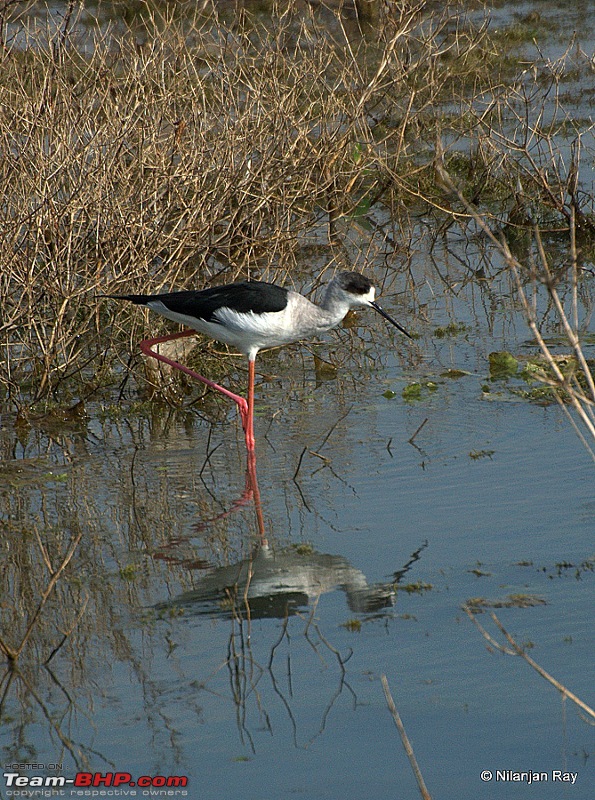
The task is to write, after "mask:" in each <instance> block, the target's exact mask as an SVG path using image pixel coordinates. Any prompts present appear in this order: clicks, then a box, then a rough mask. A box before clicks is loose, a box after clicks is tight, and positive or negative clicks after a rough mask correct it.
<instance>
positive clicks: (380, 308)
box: [370, 303, 413, 339]
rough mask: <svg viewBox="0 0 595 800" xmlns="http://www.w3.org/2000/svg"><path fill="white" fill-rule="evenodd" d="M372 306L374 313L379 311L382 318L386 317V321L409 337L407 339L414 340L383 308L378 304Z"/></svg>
mask: <svg viewBox="0 0 595 800" xmlns="http://www.w3.org/2000/svg"><path fill="white" fill-rule="evenodd" d="M370 305H371V306H372V308H373V309H374V311H377V312H378V313H379V314H380V316H381V317H384V319H386V320H388V321H389V322H390V323H391V325H394V326H395V328H397V330H400V331H401V333H404V334H405V336H407V338H409V339H413V336H412V335H411V334H410V333H407V331H406V330H405V328H403V327H402V326H401V325H399V323H398V322H395V320H394V319H393V318H392V317H391V316H390V314H387V313H386V311H385V310H384V309H383V308H382V307H381V306H379V305H378V303H370Z"/></svg>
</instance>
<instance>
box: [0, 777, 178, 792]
mask: <svg viewBox="0 0 595 800" xmlns="http://www.w3.org/2000/svg"><path fill="white" fill-rule="evenodd" d="M4 780H5V782H6V788H7V789H14V790H16V791H14V792H12V793H11V794H12V795H13V796H17V795H19V794H21V793H20V792H18V789H24V788H28V789H32V788H37V789H66V788H78V789H81V788H82V789H96V788H101V789H105V788H106V787H110V788H115V789H117V788H129V787H132V786H138V787H139V788H141V789H143V788H144V789H183V788H184V787H185V786H187V785H188V778H187V777H186V776H184V775H168V776H165V775H153V776H151V775H141V776H140V778H136V779H134V780H133V778H132V775H131V774H130V772H105V773H102V772H77V774H76V775H75V776H74V778H65V777H64V776H63V775H44V776H42V775H21V774H19V773H18V772H5V773H4ZM28 794H29V793H27V795H28Z"/></svg>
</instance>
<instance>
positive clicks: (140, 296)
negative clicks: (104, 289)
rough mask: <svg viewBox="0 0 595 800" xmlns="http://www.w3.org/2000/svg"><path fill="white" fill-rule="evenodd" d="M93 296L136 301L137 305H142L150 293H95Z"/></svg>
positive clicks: (145, 302) (149, 297)
mask: <svg viewBox="0 0 595 800" xmlns="http://www.w3.org/2000/svg"><path fill="white" fill-rule="evenodd" d="M95 297H97V298H99V297H109V298H110V299H111V300H128V301H129V302H130V303H136V305H137V306H144V305H146V304H147V303H148V302H149V300H150V299H151V295H149V294H97V295H95Z"/></svg>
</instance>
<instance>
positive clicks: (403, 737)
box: [380, 675, 432, 800]
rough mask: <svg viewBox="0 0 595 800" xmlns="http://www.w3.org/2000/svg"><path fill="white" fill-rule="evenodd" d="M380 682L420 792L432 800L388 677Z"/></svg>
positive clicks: (381, 678)
mask: <svg viewBox="0 0 595 800" xmlns="http://www.w3.org/2000/svg"><path fill="white" fill-rule="evenodd" d="M380 680H381V681H382V688H383V689H384V696H385V697H386V703H387V705H388V710H389V711H390V713H391V714H392V718H393V720H394V722H395V725H396V726H397V730H398V731H399V735H400V737H401V741H402V742H403V747H404V748H405V753H406V754H407V758H408V759H409V763H410V764H411V768H412V769H413V774H414V775H415V779H416V781H417V785H418V786H419V791H420V794H421V796H422V797H423V800H432V796H431V795H430V793H429V792H428V789H427V787H426V784H425V781H424V779H423V776H422V774H421V770H420V768H419V765H418V763H417V759H416V758H415V753H414V752H413V747H412V746H411V742H410V741H409V737H408V736H407V733H406V732H405V726H404V725H403V723H402V722H401V717H400V716H399V712H398V711H397V707H396V706H395V701H394V700H393V697H392V695H391V693H390V689H389V686H388V681H387V679H386V675H381V676H380Z"/></svg>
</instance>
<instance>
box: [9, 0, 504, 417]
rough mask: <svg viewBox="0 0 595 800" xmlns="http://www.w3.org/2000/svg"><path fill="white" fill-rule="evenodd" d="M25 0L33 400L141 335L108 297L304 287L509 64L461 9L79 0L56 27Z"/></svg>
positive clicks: (12, 358) (22, 83)
mask: <svg viewBox="0 0 595 800" xmlns="http://www.w3.org/2000/svg"><path fill="white" fill-rule="evenodd" d="M16 7H20V4H16V6H13V5H11V4H10V3H9V4H6V3H5V4H4V6H3V10H2V15H0V23H1V24H2V34H3V38H4V49H3V51H2V53H1V56H0V151H1V153H2V159H1V161H0V180H1V181H2V185H3V187H4V196H3V202H2V205H1V208H0V229H1V231H2V241H3V248H2V251H1V253H0V293H1V294H0V296H1V298H2V311H1V318H0V350H1V353H2V361H1V363H0V387H1V388H2V390H3V391H4V393H5V395H6V396H7V397H8V399H9V400H10V402H11V404H12V406H13V407H15V406H16V407H17V408H19V409H21V411H23V409H25V408H26V407H28V406H30V405H31V404H33V403H35V402H37V401H40V400H44V399H48V398H52V397H53V398H56V399H62V398H64V397H68V396H72V395H74V394H76V393H81V391H82V392H83V393H84V394H89V393H91V392H93V391H94V390H95V389H96V388H97V387H98V386H99V385H101V384H102V382H105V381H106V380H107V378H108V376H109V374H110V371H111V367H112V364H113V361H114V359H115V356H116V353H117V348H114V347H110V345H111V344H113V343H114V341H115V340H117V339H121V340H122V341H121V346H120V351H121V352H122V353H127V352H130V351H131V350H134V349H135V347H136V346H135V342H136V340H137V339H138V338H139V337H140V336H141V335H142V333H143V332H144V331H141V329H140V328H141V326H143V325H146V322H145V319H144V317H143V316H142V315H141V314H138V312H135V313H134V314H133V315H131V314H130V312H129V311H128V310H127V309H120V308H117V309H116V308H114V306H113V305H112V304H110V305H109V308H108V306H107V304H106V303H104V302H102V301H98V300H97V298H96V295H98V294H102V293H107V292H110V293H111V292H121V291H127V290H135V291H139V290H144V289H148V290H150V291H159V290H160V289H162V288H166V287H167V288H184V287H194V288H201V287H202V286H203V285H204V284H205V283H207V282H209V281H215V282H216V281H218V280H225V281H229V280H232V279H234V278H236V277H238V276H240V275H242V276H252V277H264V278H265V279H266V278H278V279H282V280H286V281H291V280H292V279H296V280H297V282H298V283H301V280H300V276H299V275H298V274H297V273H298V270H299V269H300V264H301V261H300V257H299V252H300V247H301V246H302V245H303V243H304V242H306V241H307V240H308V238H309V237H311V238H312V239H313V240H314V241H317V242H319V243H320V241H321V238H320V229H321V221H324V224H325V225H326V226H327V233H328V240H327V243H328V242H330V243H331V244H332V245H333V246H334V245H336V244H337V243H338V242H339V241H340V239H341V235H342V233H341V231H342V229H341V225H342V224H345V223H346V224H347V227H348V224H349V219H350V217H351V215H353V214H354V212H356V211H357V210H358V209H362V208H363V209H365V208H368V207H369V206H370V205H374V204H376V203H382V202H384V203H386V204H387V207H389V208H391V209H394V208H395V204H396V203H397V202H399V200H400V198H401V197H405V196H406V195H413V196H415V197H424V196H425V190H424V181H425V182H426V184H427V175H428V164H427V159H426V160H425V162H426V163H424V161H423V159H422V160H421V161H420V160H419V158H418V157H419V154H420V153H423V152H424V150H427V147H428V141H431V136H432V135H433V134H432V128H433V126H434V124H435V122H434V121H435V119H436V117H437V115H439V113H442V112H439V110H438V109H437V106H438V103H439V102H440V103H445V102H449V103H452V102H453V98H460V97H462V96H463V95H464V93H465V91H466V87H469V86H471V87H473V86H475V85H476V83H477V80H478V78H477V75H478V71H479V72H481V71H483V72H484V73H485V72H486V68H488V72H489V67H490V63H489V48H487V49H486V48H485V47H484V43H485V28H479V29H476V28H474V27H473V26H472V25H470V24H469V23H468V22H467V21H466V20H465V19H464V18H463V17H461V16H460V15H459V11H458V10H457V8H456V6H453V7H446V8H443V9H441V10H436V9H431V10H430V11H426V10H424V9H425V8H426V6H425V4H423V3H420V4H419V5H415V4H407V3H403V4H398V6H397V5H395V7H394V12H393V14H392V15H391V17H390V20H388V21H386V22H385V25H384V28H383V29H382V32H381V35H376V33H375V34H374V35H372V36H365V35H364V32H365V31H364V30H363V28H362V25H363V23H362V24H360V20H358V19H357V17H353V18H351V19H348V18H347V17H343V16H341V15H340V14H339V13H336V14H333V15H331V16H332V20H331V22H332V24H329V14H330V12H327V13H326V16H322V11H320V10H319V11H320V13H319V11H317V10H313V9H312V8H311V7H306V9H304V8H301V7H299V8H298V6H297V4H295V5H294V4H289V5H286V4H283V6H280V7H279V10H278V11H276V12H274V13H273V14H272V16H271V17H270V18H267V19H266V20H265V21H264V22H262V21H260V19H259V18H258V17H255V18H252V17H250V16H249V15H248V14H247V13H246V12H242V13H241V14H240V15H239V16H238V17H237V19H235V20H234V21H232V22H226V21H224V20H223V19H220V18H219V17H218V15H217V13H216V11H215V10H214V9H209V10H208V13H207V11H205V10H204V9H201V10H200V11H197V10H196V4H193V3H189V4H168V3H165V4H161V5H159V4H158V5H157V6H156V7H157V8H159V9H161V10H160V11H159V12H158V11H155V10H153V11H152V12H149V11H146V10H145V13H144V15H142V16H140V17H138V18H135V20H134V28H132V27H130V26H128V27H127V26H126V25H122V24H120V25H112V26H110V25H103V24H102V25H100V24H98V23H97V24H95V25H93V24H92V22H91V21H89V20H83V18H82V17H80V16H79V17H77V16H76V13H75V12H74V8H75V6H74V3H71V4H70V5H69V6H68V8H67V12H66V14H65V16H64V17H63V18H61V19H60V25H59V27H58V28H54V29H52V28H51V26H50V25H48V26H47V27H44V26H40V25H39V24H38V23H35V24H33V22H31V18H29V17H28V16H27V15H26V14H22V15H21V16H19V17H18V18H15V19H13V20H12V21H10V20H9V19H8V15H9V13H10V11H11V9H13V8H16ZM360 7H361V4H360ZM428 8H429V7H428ZM337 252H338V251H337V249H336V248H335V249H332V248H331V249H330V250H329V261H330V260H332V258H334V257H338V255H337ZM106 330H107V331H108V332H109V334H110V336H108V335H106ZM152 331H153V332H155V323H154V322H153V323H152ZM82 386H84V388H82Z"/></svg>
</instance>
